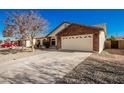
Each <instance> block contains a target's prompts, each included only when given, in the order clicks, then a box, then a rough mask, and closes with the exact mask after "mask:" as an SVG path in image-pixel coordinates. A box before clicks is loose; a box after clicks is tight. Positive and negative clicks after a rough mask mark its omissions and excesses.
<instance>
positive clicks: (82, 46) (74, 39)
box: [61, 34, 93, 51]
mask: <svg viewBox="0 0 124 93" xmlns="http://www.w3.org/2000/svg"><path fill="white" fill-rule="evenodd" d="M61 44H62V49H68V50H82V51H92V50H93V35H92V34H88V35H80V36H65V37H62V38H61Z"/></svg>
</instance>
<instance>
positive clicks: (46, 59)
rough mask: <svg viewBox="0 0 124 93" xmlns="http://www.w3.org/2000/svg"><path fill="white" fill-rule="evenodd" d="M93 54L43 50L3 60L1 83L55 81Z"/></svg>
mask: <svg viewBox="0 0 124 93" xmlns="http://www.w3.org/2000/svg"><path fill="white" fill-rule="evenodd" d="M91 54H92V53H89V52H61V51H42V53H41V54H38V55H34V56H29V57H26V58H21V59H17V60H10V61H8V62H5V63H4V62H2V63H1V64H0V83H18V84H21V83H33V84H34V83H55V82H56V79H58V78H62V77H63V76H64V75H65V74H66V73H68V72H69V71H71V70H72V69H73V68H74V67H75V66H77V65H78V64H79V63H81V62H82V61H83V60H84V59H86V58H87V57H88V56H90V55H91ZM24 56H25V55H24Z"/></svg>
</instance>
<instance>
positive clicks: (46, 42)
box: [43, 40, 50, 48]
mask: <svg viewBox="0 0 124 93" xmlns="http://www.w3.org/2000/svg"><path fill="white" fill-rule="evenodd" d="M43 46H45V47H46V48H49V46H50V45H49V42H48V41H47V40H44V41H43Z"/></svg>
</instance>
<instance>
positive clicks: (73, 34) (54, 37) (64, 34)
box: [47, 22, 106, 53]
mask: <svg viewBox="0 0 124 93" xmlns="http://www.w3.org/2000/svg"><path fill="white" fill-rule="evenodd" d="M105 34H106V28H105V25H96V26H86V25H80V24H75V23H69V22H64V23H62V24H60V25H59V26H58V27H57V28H55V29H54V30H53V31H52V32H51V33H49V34H48V35H47V38H48V41H49V42H50V47H55V48H57V49H64V50H81V51H97V52H99V53H100V52H101V51H102V50H103V49H104V42H105V40H106V39H105Z"/></svg>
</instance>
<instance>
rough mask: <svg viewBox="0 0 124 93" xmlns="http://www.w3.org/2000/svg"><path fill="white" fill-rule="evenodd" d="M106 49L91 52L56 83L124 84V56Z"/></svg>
mask: <svg viewBox="0 0 124 93" xmlns="http://www.w3.org/2000/svg"><path fill="white" fill-rule="evenodd" d="M107 51H111V50H105V51H103V52H102V53H101V54H92V55H91V56H90V57H88V58H87V59H86V60H85V61H83V62H82V63H80V64H79V65H78V66H76V67H75V68H74V69H73V70H72V71H70V72H69V73H68V74H66V75H65V76H64V77H63V78H62V79H58V81H57V82H56V83H64V84H124V56H123V55H122V54H121V55H118V54H115V53H114V54H111V53H110V52H107ZM116 51H118V50H116ZM119 51H120V50H119Z"/></svg>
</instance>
